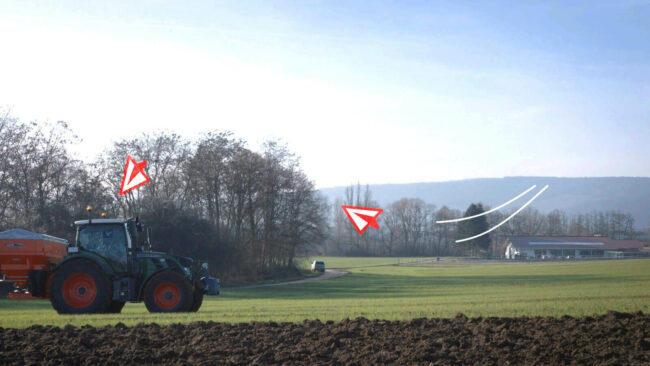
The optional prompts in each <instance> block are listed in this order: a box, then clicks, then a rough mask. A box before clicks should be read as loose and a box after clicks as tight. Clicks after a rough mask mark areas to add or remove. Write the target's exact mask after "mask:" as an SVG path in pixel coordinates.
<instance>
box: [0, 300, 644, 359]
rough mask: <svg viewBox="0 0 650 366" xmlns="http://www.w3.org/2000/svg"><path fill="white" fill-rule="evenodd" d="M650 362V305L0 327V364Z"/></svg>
mask: <svg viewBox="0 0 650 366" xmlns="http://www.w3.org/2000/svg"><path fill="white" fill-rule="evenodd" d="M386 363H395V364H423V365H429V364H433V365H449V364H451V365H520V364H542V365H568V364H579V365H585V364H586V365H601V364H602V365H650V315H648V314H642V313H640V312H639V313H634V314H629V313H616V312H609V313H607V314H606V315H602V316H595V317H582V318H572V317H569V316H564V317H562V318H546V317H533V318H472V319H468V318H466V317H465V316H463V315H462V314H459V315H457V316H456V317H455V318H453V319H413V320H410V321H401V322H399V321H382V320H367V319H363V318H359V319H354V320H344V321H341V322H331V321H330V322H326V323H323V322H320V321H318V320H306V321H304V322H303V323H299V324H293V323H274V322H268V323H261V322H252V323H248V324H228V323H214V322H207V323H206V322H198V323H188V324H175V325H169V326H159V325H157V324H140V325H137V326H134V327H126V326H124V325H122V324H117V325H115V326H107V327H102V328H94V327H90V326H83V327H80V328H77V327H72V326H66V327H64V328H58V327H51V326H32V327H29V328H26V329H2V328H0V364H10V365H23V364H28V365H29V364H47V365H54V364H57V365H58V364H65V365H97V364H111V365H120V366H121V365H127V364H195V365H213V364H239V365H244V364H287V365H294V364H352V365H354V364H361V365H364V364H386Z"/></svg>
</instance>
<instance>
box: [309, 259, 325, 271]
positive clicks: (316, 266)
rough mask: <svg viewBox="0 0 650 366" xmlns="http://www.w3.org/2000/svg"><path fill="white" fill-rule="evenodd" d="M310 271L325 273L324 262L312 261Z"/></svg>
mask: <svg viewBox="0 0 650 366" xmlns="http://www.w3.org/2000/svg"><path fill="white" fill-rule="evenodd" d="M311 271H312V272H316V271H321V272H325V262H323V261H314V262H313V263H312V264H311Z"/></svg>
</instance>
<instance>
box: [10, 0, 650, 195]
mask: <svg viewBox="0 0 650 366" xmlns="http://www.w3.org/2000/svg"><path fill="white" fill-rule="evenodd" d="M53 4H54V3H50V2H48V3H45V2H43V3H39V2H26V1H3V2H2V4H0V34H1V35H2V36H1V39H2V53H3V57H1V58H0V73H1V74H0V80H2V82H1V83H0V105H8V106H12V108H13V114H15V115H16V116H17V117H19V118H23V119H39V120H46V119H49V120H65V121H68V122H69V124H70V126H71V127H72V128H73V129H74V131H76V132H77V134H78V135H79V136H80V137H82V138H83V139H84V141H83V143H82V144H80V145H79V146H78V147H77V151H76V152H77V153H79V155H80V157H83V158H86V159H92V158H93V157H94V155H95V154H97V153H99V152H101V151H102V150H103V149H104V148H106V147H108V146H109V145H110V144H111V142H112V141H114V140H116V139H119V138H123V137H129V136H130V135H131V133H132V132H135V133H139V132H143V131H157V130H161V129H167V130H173V131H177V132H179V133H182V134H184V135H187V136H188V137H194V136H196V135H198V134H199V133H200V132H201V131H207V130H211V129H226V130H232V131H233V132H235V134H236V135H237V136H238V137H241V138H243V139H246V140H248V141H249V142H250V143H251V144H253V145H255V144H257V143H259V142H261V141H263V140H264V139H266V138H270V137H276V138H282V139H284V140H285V141H286V142H287V143H288V144H289V148H290V149H291V150H292V151H294V152H296V153H297V154H298V155H300V156H302V161H303V166H304V168H305V170H306V172H307V174H308V175H309V176H310V177H311V178H312V179H314V180H315V182H316V184H317V186H319V187H330V186H339V185H346V184H348V183H353V182H354V183H356V182H357V181H361V182H362V183H366V182H368V183H404V182H424V181H443V180H450V179H464V178H474V177H500V176H506V175H511V176H512V175H527V176H529V175H542V176H650V103H648V100H650V46H649V45H648V44H649V43H648V39H650V22H648V21H647V20H648V19H649V17H650V3H649V2H647V1H594V2H585V3H582V4H579V3H576V2H561V1H558V2H552V3H549V2H545V1H544V2H542V1H539V2H525V3H523V2H490V3H477V2H467V3H465V4H461V3H459V2H447V3H443V2H347V1H346V2H321V1H305V2H293V1H286V2H272V3H271V2H249V1H236V2H229V3H221V2H212V1H210V2H208V1H202V2H192V3H187V2H181V1H143V2H136V3H133V2H130V1H115V2H110V3H109V2H106V3H104V5H98V3H95V2H93V3H86V2H78V1H61V2H56V4H60V5H53ZM357 153H359V154H360V156H359V157H356V158H355V157H353V156H354V154H357ZM136 158H137V157H136ZM524 188H526V187H523V188H522V190H523V189H524ZM549 192H550V191H549ZM516 193H517V192H515V193H513V195H514V194H516Z"/></svg>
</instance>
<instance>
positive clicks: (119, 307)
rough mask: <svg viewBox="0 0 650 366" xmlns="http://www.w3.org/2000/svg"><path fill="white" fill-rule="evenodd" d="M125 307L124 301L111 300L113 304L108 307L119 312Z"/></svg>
mask: <svg viewBox="0 0 650 366" xmlns="http://www.w3.org/2000/svg"><path fill="white" fill-rule="evenodd" d="M123 307H124V301H111V305H110V306H109V307H108V312H109V313H116V314H119V313H121V312H122V308H123Z"/></svg>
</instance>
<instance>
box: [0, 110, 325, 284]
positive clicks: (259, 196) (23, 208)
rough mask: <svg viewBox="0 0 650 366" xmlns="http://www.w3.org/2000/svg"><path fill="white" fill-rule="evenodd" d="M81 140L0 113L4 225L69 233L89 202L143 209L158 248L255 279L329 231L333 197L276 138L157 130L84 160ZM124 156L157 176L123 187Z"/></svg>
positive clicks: (126, 212)
mask: <svg viewBox="0 0 650 366" xmlns="http://www.w3.org/2000/svg"><path fill="white" fill-rule="evenodd" d="M76 141H77V138H76V137H75V136H74V134H73V132H72V131H71V130H70V129H69V128H68V126H67V125H66V124H65V123H64V122H58V123H55V124H36V123H23V122H21V121H19V120H17V119H16V118H13V117H12V116H11V115H10V114H9V113H7V112H5V113H4V114H3V115H0V164H2V166H1V167H0V230H6V229H8V228H14V227H21V228H25V229H28V230H32V231H36V232H42V233H48V234H50V235H55V236H60V237H65V238H68V239H69V240H72V239H73V238H72V236H73V230H72V228H71V226H70V225H71V223H72V222H73V221H74V220H75V219H85V218H86V217H87V212H86V211H85V209H86V206H87V205H92V206H93V207H94V208H95V217H97V216H98V215H99V213H100V212H102V211H104V212H106V213H107V215H108V217H135V216H140V218H141V219H142V221H143V222H144V223H145V224H148V225H149V226H151V227H152V229H153V235H152V241H153V243H154V249H158V250H164V251H169V252H172V253H174V254H178V255H187V256H191V257H194V258H197V259H201V260H207V261H209V262H211V263H212V264H213V265H215V266H216V269H217V270H218V271H219V272H220V275H221V276H222V277H223V276H246V277H250V278H259V277H261V276H264V275H265V274H267V273H270V272H272V271H274V270H277V269H282V268H284V269H291V268H294V261H295V255H296V253H298V252H299V251H300V250H303V249H305V248H307V247H308V246H310V245H317V244H319V243H321V242H322V241H323V240H324V238H325V235H326V226H327V217H326V215H327V206H326V205H327V203H326V201H325V199H324V198H323V197H322V196H321V195H320V194H319V193H317V192H316V191H315V189H314V185H313V183H312V182H311V181H310V180H309V179H308V178H307V177H306V176H305V174H304V172H303V171H302V170H301V168H300V166H299V163H298V159H297V158H296V157H295V156H294V155H293V154H292V153H291V152H289V151H288V150H287V149H286V147H284V146H282V145H280V144H278V143H277V142H273V141H271V142H267V143H265V144H264V146H263V148H262V151H260V152H257V151H253V150H251V149H249V148H248V147H247V146H246V144H245V142H244V141H242V140H239V139H236V138H234V137H233V136H232V135H231V134H230V133H225V132H212V133H207V134H204V135H203V136H201V137H200V138H199V139H198V140H197V141H189V140H187V139H185V138H183V137H182V136H179V135H176V134H173V133H165V132H160V133H155V134H143V135H141V136H139V137H136V138H133V139H124V140H121V141H118V142H116V143H115V144H114V145H113V146H112V147H111V148H110V149H108V150H107V151H105V152H104V153H103V154H102V155H101V156H100V157H99V158H98V159H97V160H96V161H94V162H92V163H84V162H82V161H79V160H77V159H74V158H73V157H72V155H71V154H70V153H69V151H68V149H69V147H70V146H71V144H73V143H75V142H76ZM127 155H131V156H133V157H134V158H135V159H136V160H137V161H142V160H146V161H148V164H147V166H146V168H145V171H146V172H147V175H148V176H149V177H150V179H151V182H150V183H148V184H145V185H144V186H142V187H140V188H138V189H136V190H135V191H132V192H130V193H127V194H125V195H123V196H119V195H118V192H119V188H120V184H121V180H122V175H123V172H124V164H125V162H126V157H127Z"/></svg>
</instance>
